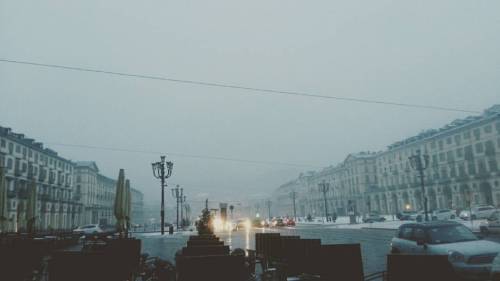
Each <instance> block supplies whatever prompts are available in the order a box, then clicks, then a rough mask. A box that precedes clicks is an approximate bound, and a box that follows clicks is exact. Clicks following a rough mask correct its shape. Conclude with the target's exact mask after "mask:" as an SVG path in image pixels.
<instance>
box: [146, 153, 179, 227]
mask: <svg viewBox="0 0 500 281" xmlns="http://www.w3.org/2000/svg"><path fill="white" fill-rule="evenodd" d="M160 158H161V161H160V162H155V163H152V164H151V166H152V168H153V176H154V177H155V178H157V179H160V180H161V210H160V217H161V235H163V234H165V186H167V183H166V182H165V180H166V179H168V178H169V177H170V176H171V175H172V168H173V167H174V163H172V162H165V156H161V157H160ZM165 169H166V170H165Z"/></svg>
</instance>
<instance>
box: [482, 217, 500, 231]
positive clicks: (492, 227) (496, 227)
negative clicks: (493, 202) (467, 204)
mask: <svg viewBox="0 0 500 281" xmlns="http://www.w3.org/2000/svg"><path fill="white" fill-rule="evenodd" d="M479 230H480V231H481V233H484V234H490V233H500V211H495V212H493V213H492V214H491V215H490V217H489V218H487V220H486V222H485V223H482V224H481V225H480V226H479Z"/></svg>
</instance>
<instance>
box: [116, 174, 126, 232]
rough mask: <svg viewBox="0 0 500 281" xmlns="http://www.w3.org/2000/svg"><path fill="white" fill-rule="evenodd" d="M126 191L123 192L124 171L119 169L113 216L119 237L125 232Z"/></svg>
mask: <svg viewBox="0 0 500 281" xmlns="http://www.w3.org/2000/svg"><path fill="white" fill-rule="evenodd" d="M125 197H126V191H125V170H123V169H120V173H119V174H118V181H117V182H116V194H115V206H114V214H115V218H116V228H117V230H118V232H119V233H120V235H121V234H122V233H123V232H124V231H125V228H126V226H125V224H126V221H125V219H126V218H125V215H126V213H125V212H126V209H125V208H126V207H125V205H126V201H125V200H126V198H125Z"/></svg>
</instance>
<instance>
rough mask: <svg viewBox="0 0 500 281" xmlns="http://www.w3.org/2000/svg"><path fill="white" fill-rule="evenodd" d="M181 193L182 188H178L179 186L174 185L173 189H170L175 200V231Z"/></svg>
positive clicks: (177, 223) (177, 222)
mask: <svg viewBox="0 0 500 281" xmlns="http://www.w3.org/2000/svg"><path fill="white" fill-rule="evenodd" d="M183 192H184V189H183V188H179V185H176V186H175V188H172V197H174V198H175V202H176V203H177V206H176V207H177V212H176V213H177V221H176V225H177V229H179V204H180V202H181V198H182V196H184V195H183Z"/></svg>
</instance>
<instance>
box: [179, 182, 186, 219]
mask: <svg viewBox="0 0 500 281" xmlns="http://www.w3.org/2000/svg"><path fill="white" fill-rule="evenodd" d="M181 194H182V188H181ZM185 202H186V195H182V196H181V198H180V204H181V228H184V211H183V210H184V203H185Z"/></svg>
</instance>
